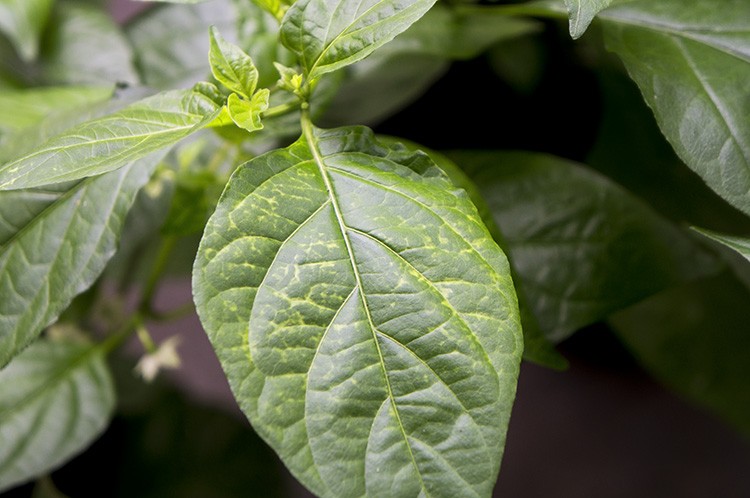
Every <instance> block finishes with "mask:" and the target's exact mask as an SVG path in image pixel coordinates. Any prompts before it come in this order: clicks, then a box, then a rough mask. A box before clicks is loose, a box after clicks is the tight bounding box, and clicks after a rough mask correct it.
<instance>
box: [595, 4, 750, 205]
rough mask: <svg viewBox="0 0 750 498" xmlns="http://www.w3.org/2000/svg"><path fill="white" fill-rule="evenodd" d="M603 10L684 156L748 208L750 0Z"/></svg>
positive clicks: (614, 42)
mask: <svg viewBox="0 0 750 498" xmlns="http://www.w3.org/2000/svg"><path fill="white" fill-rule="evenodd" d="M600 17H601V18H602V20H603V21H604V28H605V35H606V42H607V46H608V47H609V48H610V49H611V50H612V51H614V52H615V53H616V54H617V55H619V56H620V58H622V60H623V62H624V63H625V66H626V67H627V69H628V72H629V73H630V76H631V77H632V78H633V79H634V80H635V82H636V83H637V84H638V86H639V87H640V89H641V92H642V93H643V96H644V98H645V100H646V102H648V104H649V106H650V107H651V108H652V110H653V111H654V114H655V115H656V120H657V122H658V123H659V127H660V128H661V129H662V131H663V132H664V135H665V136H666V137H667V139H668V140H669V142H670V143H671V144H672V146H673V147H674V148H675V150H676V151H677V154H678V155H679V156H680V158H681V159H682V160H683V161H684V162H685V163H686V164H687V165H688V166H690V168H692V169H693V170H694V171H695V172H697V173H698V174H699V175H700V176H701V177H702V178H703V180H704V181H705V182H706V183H707V184H708V185H709V186H710V187H711V188H712V189H713V190H714V191H716V192H717V193H718V194H719V195H721V196H722V197H723V198H724V199H726V200H727V201H728V202H729V203H730V204H732V205H734V206H735V207H737V208H739V209H741V210H742V211H744V212H745V213H750V196H749V195H748V191H750V120H748V116H750V98H748V89H747V82H748V81H750V2H747V1H746V0H694V1H692V2H688V3H686V2H683V1H681V0H661V1H658V2H644V1H642V2H636V3H631V4H627V5H623V6H619V7H616V8H612V9H609V10H607V11H606V12H603V13H602V14H601V15H600Z"/></svg>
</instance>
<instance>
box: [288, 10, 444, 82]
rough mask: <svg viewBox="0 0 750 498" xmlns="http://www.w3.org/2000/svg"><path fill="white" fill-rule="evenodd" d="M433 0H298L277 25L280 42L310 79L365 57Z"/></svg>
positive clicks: (418, 15) (314, 79) (410, 23)
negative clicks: (296, 59) (278, 26)
mask: <svg viewBox="0 0 750 498" xmlns="http://www.w3.org/2000/svg"><path fill="white" fill-rule="evenodd" d="M434 3H435V0H366V1H358V0H298V1H297V2H295V3H294V4H293V5H292V6H291V7H290V8H289V10H288V11H287V13H286V15H285V16H284V21H283V22H282V24H281V41H282V43H284V45H285V46H286V47H287V48H289V49H290V50H291V51H292V52H294V53H295V54H296V55H297V56H298V57H299V60H300V63H301V64H302V68H303V69H304V70H305V73H306V75H307V78H308V81H310V82H311V83H314V82H315V81H316V80H317V79H319V78H320V76H321V75H323V74H325V73H328V72H331V71H335V70H336V69H339V68H341V67H344V66H346V65H349V64H352V63H354V62H357V61H358V60H361V59H363V58H365V57H367V56H368V55H369V54H371V53H372V52H373V51H375V50H376V49H378V48H379V47H380V46H382V45H383V44H385V43H387V42H389V41H390V40H392V39H393V37H395V36H396V35H398V34H399V33H401V32H403V31H405V30H406V29H407V28H408V27H409V26H410V25H412V24H413V23H414V22H415V21H417V20H418V19H419V18H420V17H422V15H423V14H424V13H425V12H427V11H428V10H429V9H430V7H432V5H433V4H434Z"/></svg>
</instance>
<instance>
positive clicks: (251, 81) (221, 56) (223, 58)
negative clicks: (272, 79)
mask: <svg viewBox="0 0 750 498" xmlns="http://www.w3.org/2000/svg"><path fill="white" fill-rule="evenodd" d="M209 38H210V48H209V51H208V60H209V62H210V63H211V72H212V73H213V75H214V77H215V78H216V79H217V80H218V81H219V83H221V84H223V85H224V86H225V87H227V88H228V89H229V90H231V91H233V92H236V93H238V94H240V95H243V96H245V97H248V98H250V96H252V95H253V93H255V87H256V86H257V84H258V70H257V69H255V64H253V60H252V59H251V58H250V56H249V55H247V54H246V53H245V52H244V51H243V50H242V49H241V48H240V47H238V46H237V45H234V44H233V43H229V42H228V41H226V40H225V39H224V38H222V36H221V34H219V31H218V30H217V29H216V27H214V26H212V27H211V30H210V37H209Z"/></svg>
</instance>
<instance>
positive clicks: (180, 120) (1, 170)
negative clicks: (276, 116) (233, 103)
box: [0, 90, 218, 189]
mask: <svg viewBox="0 0 750 498" xmlns="http://www.w3.org/2000/svg"><path fill="white" fill-rule="evenodd" d="M217 111H218V109H217V106H216V104H214V103H213V102H211V101H210V100H209V99H207V98H205V97H202V96H201V95H199V94H197V93H194V92H192V91H183V90H174V91H171V92H164V93H160V94H157V95H154V96H152V97H148V98H146V99H143V100H141V101H139V102H136V103H135V104H132V105H129V106H127V107H125V108H123V109H122V110H120V111H117V112H115V113H113V114H110V115H107V116H104V117H101V118H97V119H94V120H91V121H87V122H85V123H82V124H80V125H78V126H75V127H73V128H71V129H69V130H68V131H66V132H64V133H62V134H60V135H57V136H55V137H52V138H51V139H49V140H48V141H47V142H45V143H44V144H42V145H41V146H39V147H38V148H36V149H34V150H32V151H31V152H29V153H27V154H25V155H23V156H21V157H19V158H17V159H14V160H11V161H9V162H7V163H6V164H4V165H3V166H0V189H20V188H29V187H37V186H41V185H49V184H53V183H61V182H66V181H70V180H77V179H80V178H84V177H87V176H92V175H98V174H101V173H106V172H108V171H113V170H115V169H117V168H120V167H122V166H123V165H125V164H128V163H130V162H132V161H134V160H136V159H139V158H141V157H144V156H146V155H147V154H149V153H151V152H154V151H157V150H159V149H163V148H165V147H167V146H170V145H172V144H174V143H176V142H177V141H179V140H181V139H182V138H184V137H186V136H188V135H190V134H191V133H193V132H194V131H196V130H198V129H200V128H201V127H203V126H205V125H206V124H208V123H209V122H210V121H211V120H212V119H213V118H214V117H215V115H216V114H217Z"/></svg>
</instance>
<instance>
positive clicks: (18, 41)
mask: <svg viewBox="0 0 750 498" xmlns="http://www.w3.org/2000/svg"><path fill="white" fill-rule="evenodd" d="M52 4H53V1H52V0H0V31H1V32H3V33H5V34H6V35H7V36H8V38H9V39H10V41H11V42H12V43H13V45H14V46H15V48H16V51H18V53H19V55H20V56H21V57H22V58H23V59H24V60H26V61H30V60H32V59H34V58H35V57H36V56H37V54H38V52H39V39H40V38H41V36H42V32H43V30H44V27H45V25H46V24H47V19H48V18H49V15H50V11H51V10H52Z"/></svg>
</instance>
